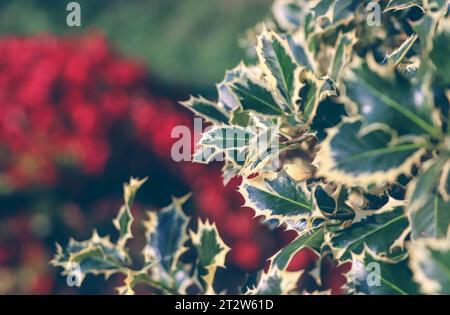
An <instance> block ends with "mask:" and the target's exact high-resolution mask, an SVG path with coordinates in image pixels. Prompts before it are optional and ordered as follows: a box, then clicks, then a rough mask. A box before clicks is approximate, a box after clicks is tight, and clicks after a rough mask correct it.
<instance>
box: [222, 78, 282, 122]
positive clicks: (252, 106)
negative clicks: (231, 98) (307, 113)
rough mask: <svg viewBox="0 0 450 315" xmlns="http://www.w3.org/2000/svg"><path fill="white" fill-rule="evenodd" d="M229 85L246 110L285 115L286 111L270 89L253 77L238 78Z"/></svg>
mask: <svg viewBox="0 0 450 315" xmlns="http://www.w3.org/2000/svg"><path fill="white" fill-rule="evenodd" d="M229 86H230V89H231V90H232V91H233V93H234V94H235V95H236V96H237V98H238V100H239V102H240V104H241V106H242V108H243V109H244V110H251V111H255V112H257V113H260V114H264V115H272V116H278V115H283V113H284V111H283V110H282V109H281V107H280V105H279V104H278V102H277V101H276V99H275V97H274V95H273V94H272V93H271V92H270V90H269V89H268V88H267V87H265V86H263V85H261V84H260V83H257V82H256V81H254V80H253V79H247V80H236V81H233V82H232V83H230V85H229Z"/></svg>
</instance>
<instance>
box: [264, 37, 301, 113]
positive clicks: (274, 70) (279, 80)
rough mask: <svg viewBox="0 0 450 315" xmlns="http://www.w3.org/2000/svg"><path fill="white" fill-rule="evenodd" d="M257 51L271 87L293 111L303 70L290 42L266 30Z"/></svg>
mask: <svg viewBox="0 0 450 315" xmlns="http://www.w3.org/2000/svg"><path fill="white" fill-rule="evenodd" d="M256 51H257V54H258V57H259V62H260V64H261V67H262V69H263V71H264V74H265V76H266V78H267V80H268V82H269V85H270V86H271V87H272V88H273V89H274V90H276V91H277V92H278V93H279V94H280V95H281V96H282V97H283V99H284V101H285V104H286V105H287V107H288V108H290V109H291V110H292V109H293V108H294V104H295V102H296V101H297V99H298V90H299V88H300V85H299V74H300V70H301V68H300V67H299V65H298V64H297V63H296V62H295V58H294V57H293V55H292V52H291V48H290V47H289V43H288V41H287V40H286V39H283V38H281V36H280V35H278V34H276V33H275V32H273V31H270V32H269V31H267V30H266V29H264V31H263V33H262V34H261V35H260V36H258V45H257V47H256Z"/></svg>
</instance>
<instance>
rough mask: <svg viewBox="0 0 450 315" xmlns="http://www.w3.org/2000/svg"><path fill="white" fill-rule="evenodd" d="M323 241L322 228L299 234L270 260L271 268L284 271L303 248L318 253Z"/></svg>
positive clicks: (323, 233)
mask: <svg viewBox="0 0 450 315" xmlns="http://www.w3.org/2000/svg"><path fill="white" fill-rule="evenodd" d="M324 239H325V230H324V227H317V228H313V229H310V230H305V231H302V232H300V234H299V236H297V238H296V239H295V240H293V241H292V242H291V243H289V245H287V246H285V247H283V248H282V249H281V250H280V251H278V253H276V254H275V255H274V256H273V257H272V258H271V259H270V261H271V268H273V267H277V268H278V269H280V270H284V269H286V267H287V266H288V265H289V262H290V261H291V259H292V258H293V257H294V256H295V254H296V253H298V252H299V251H300V250H302V249H304V248H310V249H313V250H315V251H316V252H319V250H320V247H321V246H322V244H323V243H324Z"/></svg>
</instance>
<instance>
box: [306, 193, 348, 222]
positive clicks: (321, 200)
mask: <svg viewBox="0 0 450 315" xmlns="http://www.w3.org/2000/svg"><path fill="white" fill-rule="evenodd" d="M314 198H315V200H316V203H317V206H318V207H319V209H320V211H321V212H322V214H323V215H324V216H325V217H326V218H327V219H328V220H332V221H335V222H338V223H339V222H346V221H349V220H352V219H353V218H354V217H355V212H354V211H353V209H352V208H351V207H350V206H349V205H347V204H346V201H347V198H348V194H347V191H346V190H345V189H343V188H342V187H341V188H339V189H337V191H336V192H335V193H334V194H333V196H331V195H330V194H328V193H327V192H326V191H325V189H324V188H322V186H321V185H318V186H317V187H316V188H315V190H314Z"/></svg>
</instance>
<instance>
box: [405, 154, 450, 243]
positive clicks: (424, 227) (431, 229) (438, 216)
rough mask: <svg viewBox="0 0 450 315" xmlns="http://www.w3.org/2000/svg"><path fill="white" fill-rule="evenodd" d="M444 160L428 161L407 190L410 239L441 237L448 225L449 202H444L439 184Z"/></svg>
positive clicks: (449, 221) (442, 173)
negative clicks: (424, 168)
mask: <svg viewBox="0 0 450 315" xmlns="http://www.w3.org/2000/svg"><path fill="white" fill-rule="evenodd" d="M446 164H448V161H447V160H446V159H445V158H441V159H438V160H437V161H430V162H429V163H428V164H427V165H426V170H425V171H424V172H423V173H422V174H421V175H420V176H419V177H417V178H416V179H415V180H414V182H413V183H412V184H410V187H409V190H408V200H409V206H408V215H409V218H410V221H411V233H412V237H413V238H415V239H417V238H422V237H443V236H445V235H447V230H448V227H449V225H450V201H447V202H446V201H444V198H443V197H442V195H441V194H440V193H439V184H440V182H441V181H442V178H443V176H445V174H444V166H445V165H446Z"/></svg>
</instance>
